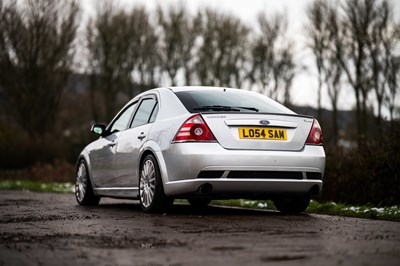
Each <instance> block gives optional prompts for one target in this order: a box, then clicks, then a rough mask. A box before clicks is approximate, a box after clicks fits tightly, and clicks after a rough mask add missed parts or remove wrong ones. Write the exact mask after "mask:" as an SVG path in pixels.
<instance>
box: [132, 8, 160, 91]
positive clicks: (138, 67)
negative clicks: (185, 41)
mask: <svg viewBox="0 0 400 266" xmlns="http://www.w3.org/2000/svg"><path fill="white" fill-rule="evenodd" d="M129 18H130V24H129V27H130V28H131V30H132V36H131V38H132V39H131V41H130V42H131V46H130V58H129V60H130V61H131V67H132V69H131V72H130V77H131V80H132V84H133V87H134V88H133V89H132V88H130V89H129V91H128V95H129V97H130V98H132V97H133V95H134V92H142V91H146V90H149V89H153V88H155V87H157V86H159V84H160V69H159V68H160V67H159V65H160V52H159V50H160V48H159V39H160V38H159V37H158V36H157V34H156V32H155V27H154V26H153V25H152V24H151V23H150V14H149V13H148V12H147V11H146V9H145V8H144V7H141V6H136V7H134V8H133V10H132V12H131V13H130V14H129ZM127 41H128V40H127Z"/></svg>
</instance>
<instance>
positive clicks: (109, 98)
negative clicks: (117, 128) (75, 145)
mask: <svg viewBox="0 0 400 266" xmlns="http://www.w3.org/2000/svg"><path fill="white" fill-rule="evenodd" d="M87 47H88V51H89V55H90V56H89V61H90V63H91V65H90V73H91V76H92V79H91V80H92V84H91V90H92V92H93V98H94V99H96V97H95V96H96V95H95V91H93V90H98V91H99V92H100V96H101V99H102V100H101V101H102V103H103V104H102V106H104V109H105V110H104V114H102V113H99V111H98V108H97V107H96V106H98V104H96V106H93V107H92V109H93V113H94V118H95V119H96V120H97V119H101V120H109V119H111V118H112V116H113V114H114V113H115V111H116V106H115V104H116V101H117V96H118V94H121V93H122V94H125V95H128V96H129V97H133V96H134V94H135V92H141V91H144V90H147V89H149V88H153V87H154V86H156V81H155V80H156V78H155V75H156V74H155V71H156V67H157V64H158V54H157V37H156V36H155V33H154V28H153V27H152V26H151V25H150V23H149V15H148V13H147V12H146V10H145V9H144V8H143V7H135V8H134V9H132V10H131V11H126V10H123V9H122V8H121V7H119V6H116V5H115V3H114V2H111V1H102V2H101V3H100V5H99V6H98V10H97V16H96V18H95V20H92V21H91V22H90V23H89V25H88V28H87Z"/></svg>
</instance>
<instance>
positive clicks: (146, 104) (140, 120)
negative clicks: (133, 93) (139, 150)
mask: <svg viewBox="0 0 400 266" xmlns="http://www.w3.org/2000/svg"><path fill="white" fill-rule="evenodd" d="M157 105H158V104H157V101H156V99H155V98H146V99H143V101H142V102H141V103H140V106H139V108H138V110H137V111H136V114H135V117H134V118H133V121H132V125H131V127H138V126H141V125H144V124H147V123H151V122H153V121H154V120H153V121H151V120H152V118H153V119H154V118H155V115H156V114H154V113H155V112H156V111H157V110H158V108H157Z"/></svg>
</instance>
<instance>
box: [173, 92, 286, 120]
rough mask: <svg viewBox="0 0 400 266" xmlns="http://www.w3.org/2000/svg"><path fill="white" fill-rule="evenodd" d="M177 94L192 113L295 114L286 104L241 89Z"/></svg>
mask: <svg viewBox="0 0 400 266" xmlns="http://www.w3.org/2000/svg"><path fill="white" fill-rule="evenodd" d="M175 94H176V96H178V98H179V100H181V102H182V103H183V105H184V106H185V107H186V109H187V110H188V111H189V112H191V113H198V112H201V111H203V112H221V111H222V112H226V111H234V112H261V113H279V114H293V112H292V111H291V110H289V109H288V108H286V107H285V106H283V105H281V104H279V103H277V102H275V101H273V100H271V99H270V98H268V97H266V96H264V95H261V94H257V93H248V92H247V93H246V92H243V91H240V90H237V91H236V90H226V91H224V90H223V89H221V90H220V91H219V90H195V91H179V92H175ZM207 108H209V109H207Z"/></svg>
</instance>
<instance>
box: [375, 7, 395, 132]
mask: <svg viewBox="0 0 400 266" xmlns="http://www.w3.org/2000/svg"><path fill="white" fill-rule="evenodd" d="M392 10H393V6H392V5H391V4H390V3H389V2H388V1H387V0H383V1H382V2H380V3H379V5H378V6H377V9H376V12H377V14H376V19H375V21H374V24H373V27H372V30H371V34H370V38H369V40H368V42H367V44H368V49H369V54H370V56H369V58H370V66H371V69H372V77H371V85H372V87H373V89H374V92H375V97H376V100H377V109H378V114H377V125H378V130H379V132H382V127H381V124H382V106H383V103H384V99H385V98H387V95H386V94H387V93H390V92H391V90H388V88H387V87H388V85H390V84H389V82H388V79H389V76H390V71H391V70H392V71H393V70H394V69H393V68H394V66H393V60H392V58H393V51H394V49H395V48H396V45H397V44H398V42H399V29H398V28H399V26H398V25H395V23H394V22H393V11H392Z"/></svg>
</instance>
